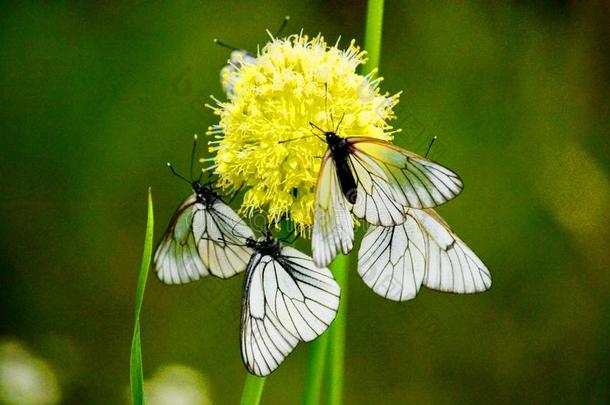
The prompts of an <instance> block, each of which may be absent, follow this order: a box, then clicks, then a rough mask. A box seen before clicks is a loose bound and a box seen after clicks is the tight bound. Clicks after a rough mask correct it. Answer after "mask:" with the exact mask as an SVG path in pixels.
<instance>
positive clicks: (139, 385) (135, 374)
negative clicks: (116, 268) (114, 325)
mask: <svg viewBox="0 0 610 405" xmlns="http://www.w3.org/2000/svg"><path fill="white" fill-rule="evenodd" d="M153 225H154V215H153V203H152V194H151V192H150V188H149V189H148V216H147V219H146V236H145V237H144V253H143V254H142V263H141V265H140V275H139V276H138V287H137V292H136V306H135V325H134V328H133V338H132V339H131V359H130V383H131V400H132V403H133V404H134V405H141V404H144V372H143V369H142V344H141V341H140V312H141V311H142V301H143V300H144V288H145V287H146V280H147V279H148V268H149V267H150V258H151V256H152V245H153Z"/></svg>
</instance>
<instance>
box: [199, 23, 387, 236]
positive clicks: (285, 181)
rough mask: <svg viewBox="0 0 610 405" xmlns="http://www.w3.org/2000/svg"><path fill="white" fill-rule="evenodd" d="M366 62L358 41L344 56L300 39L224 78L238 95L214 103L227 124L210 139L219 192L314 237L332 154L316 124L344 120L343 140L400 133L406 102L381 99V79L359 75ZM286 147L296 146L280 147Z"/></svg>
mask: <svg viewBox="0 0 610 405" xmlns="http://www.w3.org/2000/svg"><path fill="white" fill-rule="evenodd" d="M364 58H365V52H364V51H361V50H360V48H359V47H357V46H355V44H354V41H352V42H351V43H350V45H349V47H348V48H347V49H346V50H341V49H339V47H338V43H337V44H335V45H334V46H329V45H328V44H327V43H326V42H325V41H324V38H323V37H322V36H317V37H314V38H309V37H307V36H305V35H293V36H290V37H288V38H285V39H278V38H273V37H272V39H271V42H269V43H267V44H266V45H265V47H264V48H263V49H262V50H261V51H260V52H259V55H258V56H257V57H256V59H252V60H248V61H247V62H246V63H235V64H232V65H231V66H232V67H231V69H230V70H225V73H224V75H223V78H224V82H223V85H224V87H225V89H227V88H230V90H231V91H228V92H227V98H228V100H227V101H226V102H221V101H219V100H216V99H215V101H216V105H215V106H213V107H211V108H212V109H213V110H214V113H215V114H216V115H218V116H219V118H220V120H219V123H218V124H216V125H213V126H211V127H210V128H209V130H208V134H209V135H211V136H213V137H214V138H215V139H214V140H213V141H211V142H210V150H211V151H215V152H216V155H215V157H214V158H213V161H214V165H215V168H214V170H215V173H216V174H217V175H218V176H219V179H220V180H219V183H220V185H221V186H222V187H240V186H241V185H244V186H246V187H245V188H244V189H248V191H247V192H246V194H245V196H244V201H243V204H242V207H241V211H242V212H244V213H246V214H249V215H252V214H254V213H256V212H266V215H267V217H268V220H269V221H279V220H280V219H281V218H282V217H284V216H285V217H286V218H288V219H291V220H292V221H293V222H294V224H295V226H296V228H297V230H298V231H299V232H300V233H301V235H308V234H309V230H310V227H311V225H312V221H313V212H314V203H315V188H316V182H317V176H318V171H319V168H320V163H321V157H322V156H323V155H324V153H325V151H326V148H327V145H326V143H325V142H323V141H322V140H321V139H319V138H318V137H316V136H312V130H311V126H310V124H309V123H310V122H312V123H314V124H316V125H317V126H319V127H321V128H322V129H325V130H333V129H334V128H333V124H334V125H335V126H336V125H337V121H339V119H340V118H341V117H343V121H342V123H341V126H340V128H339V130H338V135H339V136H342V137H349V136H367V137H373V138H379V139H384V140H391V138H392V135H393V133H394V132H396V131H392V127H391V126H390V125H389V124H388V121H389V120H391V119H393V118H394V114H393V111H392V109H393V107H394V106H395V105H396V103H398V96H399V94H396V95H393V96H390V95H388V94H387V93H386V94H382V93H381V92H380V91H379V83H380V82H381V80H382V78H374V75H375V73H376V72H375V71H374V72H371V73H370V74H369V75H367V76H362V75H359V74H357V73H356V68H357V67H358V66H359V65H361V64H363V63H364V62H365V59H364ZM297 138H303V139H297ZM293 139H294V140H293ZM286 140H292V141H290V142H283V143H280V142H281V141H286Z"/></svg>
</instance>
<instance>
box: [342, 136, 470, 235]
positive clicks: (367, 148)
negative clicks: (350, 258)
mask: <svg viewBox="0 0 610 405" xmlns="http://www.w3.org/2000/svg"><path fill="white" fill-rule="evenodd" d="M348 142H349V144H350V152H351V153H350V162H351V164H352V167H353V169H354V172H355V173H356V174H357V176H358V178H359V183H360V184H359V187H358V196H357V200H356V203H355V205H354V208H353V212H354V214H355V215H356V216H357V217H358V218H365V219H366V220H367V222H369V223H371V224H374V225H385V226H389V225H397V224H399V223H401V222H402V220H401V218H400V216H398V215H396V213H395V210H396V209H398V207H400V206H404V207H411V208H418V209H421V208H430V207H435V206H437V205H440V204H443V203H445V202H447V201H448V200H450V199H452V198H454V197H455V196H457V195H458V194H459V193H460V192H461V191H462V188H463V184H462V180H461V179H460V178H459V176H458V175H457V174H455V173H454V172H452V171H451V170H449V169H447V168H445V167H443V166H441V165H439V164H436V163H434V162H431V161H430V160H428V159H425V158H423V157H421V156H418V155H416V154H414V153H411V152H409V151H407V150H405V149H402V148H400V147H398V146H396V145H392V144H391V143H389V142H385V141H382V140H378V139H371V138H357V137H355V138H348ZM384 183H385V184H384ZM387 199H389V200H392V201H393V204H389V203H388V202H386V201H385V200H387ZM380 202H381V204H383V205H380ZM373 207H375V208H373ZM386 211H387V212H386ZM403 212H404V210H403ZM402 219H404V216H403V217H402Z"/></svg>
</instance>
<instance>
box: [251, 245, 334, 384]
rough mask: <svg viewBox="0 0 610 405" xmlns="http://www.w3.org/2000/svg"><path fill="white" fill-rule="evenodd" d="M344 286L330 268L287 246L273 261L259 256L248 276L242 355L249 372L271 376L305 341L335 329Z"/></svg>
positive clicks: (256, 255) (255, 256) (271, 258)
mask: <svg viewBox="0 0 610 405" xmlns="http://www.w3.org/2000/svg"><path fill="white" fill-rule="evenodd" d="M339 294H340V289H339V285H338V284H337V283H336V282H335V280H334V278H333V277H332V274H331V273H330V271H329V270H328V269H327V268H317V267H316V266H315V265H314V263H313V261H312V259H311V258H310V257H308V256H306V255H304V254H303V253H301V252H299V251H297V250H296V249H293V248H290V247H284V248H283V249H282V251H281V256H280V257H278V258H273V257H271V256H268V255H261V254H260V253H256V254H255V255H254V256H253V257H252V259H251V261H250V263H249V265H248V269H247V271H246V278H245V282H244V298H243V301H242V322H241V353H242V358H243V361H244V364H245V365H246V367H247V369H248V370H249V371H250V372H251V373H253V374H256V375H258V376H266V375H269V374H271V373H272V372H273V371H274V370H275V369H276V368H277V367H278V366H279V365H280V364H281V363H282V361H283V360H284V359H285V358H286V356H288V354H290V352H291V351H292V350H293V349H294V347H295V346H296V344H297V343H298V342H299V341H311V340H313V339H315V338H316V337H318V336H320V335H321V334H322V333H323V332H324V331H325V330H326V329H327V328H328V326H329V325H330V323H331V322H332V321H333V319H334V318H335V316H336V314H337V309H338V308H339Z"/></svg>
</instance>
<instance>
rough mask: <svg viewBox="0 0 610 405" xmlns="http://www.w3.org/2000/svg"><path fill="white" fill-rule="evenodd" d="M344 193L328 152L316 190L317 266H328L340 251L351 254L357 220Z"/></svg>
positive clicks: (314, 236)
mask: <svg viewBox="0 0 610 405" xmlns="http://www.w3.org/2000/svg"><path fill="white" fill-rule="evenodd" d="M349 205H350V204H349V202H348V201H347V200H346V199H345V197H344V196H343V193H342V192H341V185H340V184H339V178H338V176H337V168H336V165H335V162H334V160H333V159H332V156H331V152H330V151H326V154H325V155H324V158H323V159H322V164H321V167H320V173H319V174H318V185H317V190H316V206H315V213H314V221H313V229H312V236H311V250H312V254H313V259H314V261H315V263H316V265H318V266H320V267H324V266H327V265H328V264H329V263H330V262H331V261H332V260H333V259H334V258H335V256H336V255H337V253H338V252H339V251H342V252H343V253H348V252H349V251H350V250H351V249H352V246H353V242H354V219H353V218H352V214H351V213H350V211H349V208H348V206H349Z"/></svg>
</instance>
